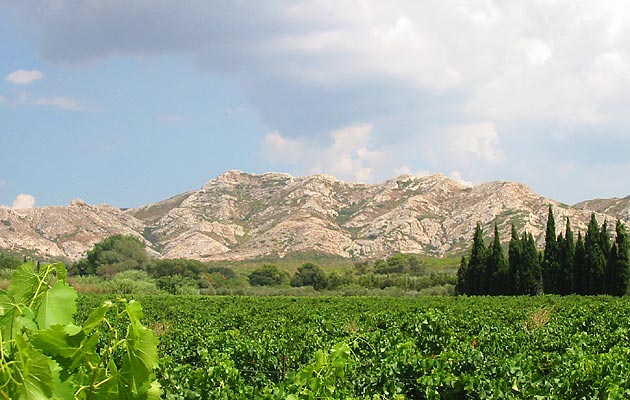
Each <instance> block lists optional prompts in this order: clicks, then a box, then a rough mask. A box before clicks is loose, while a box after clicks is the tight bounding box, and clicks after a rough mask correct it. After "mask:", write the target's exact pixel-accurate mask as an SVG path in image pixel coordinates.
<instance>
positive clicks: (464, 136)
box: [445, 122, 502, 162]
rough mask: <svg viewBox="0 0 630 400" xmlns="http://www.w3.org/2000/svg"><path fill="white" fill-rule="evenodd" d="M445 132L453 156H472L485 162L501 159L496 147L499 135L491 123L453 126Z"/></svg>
mask: <svg viewBox="0 0 630 400" xmlns="http://www.w3.org/2000/svg"><path fill="white" fill-rule="evenodd" d="M445 132H446V136H447V138H448V140H449V142H450V143H451V149H452V150H453V152H454V153H455V155H459V156H461V157H466V156H470V155H473V156H475V157H478V158H480V159H481V160H483V161H486V162H496V161H500V160H501V158H502V154H501V151H500V150H499V148H498V147H497V144H498V142H499V135H498V133H497V131H496V129H495V127H494V124H492V123H488V122H484V123H477V124H468V125H454V126H450V127H448V128H446V129H445Z"/></svg>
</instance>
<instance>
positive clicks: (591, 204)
mask: <svg viewBox="0 0 630 400" xmlns="http://www.w3.org/2000/svg"><path fill="white" fill-rule="evenodd" d="M574 207H575V208H577V209H581V210H591V211H596V212H598V213H603V214H608V215H612V216H614V217H616V218H619V219H621V220H623V221H630V196H628V197H624V198H623V199H619V198H612V199H595V200H587V201H582V202H580V203H577V204H575V205H574Z"/></svg>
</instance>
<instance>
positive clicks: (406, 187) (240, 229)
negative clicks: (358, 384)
mask: <svg viewBox="0 0 630 400" xmlns="http://www.w3.org/2000/svg"><path fill="white" fill-rule="evenodd" d="M602 202H603V201H602ZM550 204H551V205H553V207H554V211H555V215H556V221H557V223H556V225H557V228H558V233H560V231H561V230H562V229H564V220H565V217H569V218H570V219H571V223H572V227H573V230H574V231H578V230H582V231H584V230H585V229H586V226H587V223H588V220H589V218H590V214H591V212H592V211H591V210H593V211H596V212H597V216H598V219H600V220H602V221H603V219H604V218H608V219H609V220H613V219H614V218H615V217H616V216H619V217H620V218H622V219H624V220H625V221H630V215H629V213H628V201H626V203H625V210H626V211H625V214H624V213H623V212H622V211H619V212H618V211H617V210H618V209H619V210H622V209H624V208H623V206H621V205H619V206H618V207H617V206H614V205H613V204H611V205H608V206H606V207H608V208H606V207H605V206H603V205H602V206H601V207H599V208H596V207H595V206H593V203H589V204H587V205H583V203H580V205H577V206H576V207H570V206H568V205H565V204H562V203H558V202H556V201H553V200H550V199H547V198H544V197H542V196H540V195H538V194H536V193H534V192H532V191H531V190H530V189H529V188H528V187H526V186H524V185H522V184H518V183H513V182H490V183H485V184H482V185H478V186H474V187H468V186H464V185H462V184H460V183H458V182H456V181H454V180H452V179H449V178H447V177H445V176H443V175H439V174H437V175H431V176H426V177H414V176H400V177H398V178H395V179H392V180H389V181H386V182H384V183H380V184H358V183H349V182H344V181H340V180H337V179H336V178H334V177H333V176H329V175H313V176H307V177H294V176H291V175H289V174H279V173H266V174H262V175H255V174H248V173H244V172H240V171H229V172H226V173H225V174H223V175H221V176H219V177H217V178H215V179H213V180H211V181H209V182H208V183H206V184H205V185H204V186H203V187H202V188H201V189H199V190H196V191H191V192H187V193H183V194H180V195H177V196H175V197H172V198H170V199H167V200H164V201H161V202H158V203H153V204H148V205H146V206H143V207H140V208H135V209H129V210H122V209H119V208H116V207H112V206H107V205H98V206H90V205H87V204H85V203H84V202H81V201H79V200H75V201H73V202H72V203H71V204H70V205H68V206H66V207H59V206H54V207H42V208H36V209H30V210H14V209H9V208H0V249H2V248H3V249H9V250H12V251H24V250H30V251H33V252H34V253H36V254H37V255H40V256H44V257H66V258H68V259H71V260H74V259H77V258H79V257H81V256H82V255H83V254H84V253H85V252H86V251H87V250H88V249H89V248H91V247H92V246H93V244H94V243H96V242H98V241H99V240H102V239H104V238H105V237H107V236H110V235H112V234H117V233H121V234H130V235H135V236H138V237H141V238H143V239H144V240H145V241H146V243H147V245H148V247H149V248H150V249H151V250H152V251H153V252H154V255H155V256H158V257H166V258H178V257H185V258H195V259H200V260H237V259H251V258H257V257H261V256H267V255H277V256H280V257H283V256H285V255H287V254H290V253H298V252H320V253H326V254H330V255H336V256H341V257H347V258H349V257H355V258H375V257H383V256H387V255H389V254H392V253H397V252H404V253H416V254H425V255H433V256H443V255H448V254H458V253H461V252H463V251H465V250H466V249H467V248H468V246H469V245H470V240H471V237H472V233H473V230H474V227H475V225H476V223H477V222H478V221H479V222H481V223H482V226H483V227H484V230H485V232H486V233H487V234H488V236H489V235H490V234H491V233H492V229H493V225H494V223H495V222H496V223H497V224H498V226H499V230H500V233H501V235H502V237H503V239H504V240H506V241H507V240H508V238H509V232H510V226H511V224H514V225H516V227H517V228H518V229H519V230H523V229H526V230H527V231H528V232H531V233H532V234H533V235H534V236H535V237H537V238H538V240H539V242H540V243H541V244H542V242H543V240H544V230H545V224H546V220H547V208H548V205H550ZM597 204H599V203H597ZM615 204H616V203H615Z"/></svg>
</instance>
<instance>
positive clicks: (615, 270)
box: [607, 220, 630, 296]
mask: <svg viewBox="0 0 630 400" xmlns="http://www.w3.org/2000/svg"><path fill="white" fill-rule="evenodd" d="M615 231H616V233H617V237H616V239H615V243H614V244H613V246H612V250H611V257H610V258H611V259H612V260H613V261H612V262H611V264H612V265H611V268H610V270H609V275H608V277H607V283H608V287H607V289H608V290H607V292H608V293H609V294H612V295H614V296H623V295H625V294H626V292H627V291H628V284H629V279H630V239H629V238H628V232H627V231H626V227H625V226H624V224H623V223H621V221H620V220H617V224H616V227H615Z"/></svg>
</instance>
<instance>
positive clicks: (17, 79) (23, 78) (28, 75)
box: [4, 69, 44, 85]
mask: <svg viewBox="0 0 630 400" xmlns="http://www.w3.org/2000/svg"><path fill="white" fill-rule="evenodd" d="M43 77H44V74H43V73H42V72H41V71H37V70H30V71H27V70H23V69H19V70H17V71H13V72H11V73H10V74H9V75H7V76H6V77H5V78H4V80H5V81H7V82H9V83H12V84H14V85H28V84H31V83H33V82H35V81H37V80H39V79H42V78H43Z"/></svg>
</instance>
